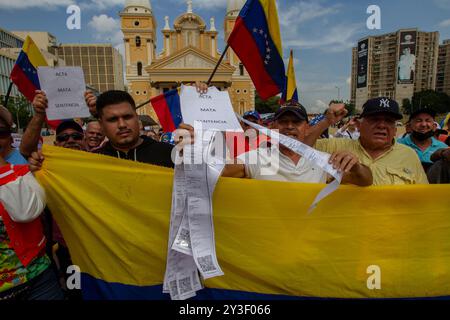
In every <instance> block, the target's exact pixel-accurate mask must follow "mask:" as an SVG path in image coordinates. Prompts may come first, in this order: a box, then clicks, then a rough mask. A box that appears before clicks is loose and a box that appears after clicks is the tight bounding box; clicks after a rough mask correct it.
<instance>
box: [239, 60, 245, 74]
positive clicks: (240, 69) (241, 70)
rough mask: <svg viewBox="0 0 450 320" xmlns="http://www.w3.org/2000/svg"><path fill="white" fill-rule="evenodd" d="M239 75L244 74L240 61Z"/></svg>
mask: <svg viewBox="0 0 450 320" xmlns="http://www.w3.org/2000/svg"><path fill="white" fill-rule="evenodd" d="M239 75H241V76H243V75H244V65H243V64H242V63H239Z"/></svg>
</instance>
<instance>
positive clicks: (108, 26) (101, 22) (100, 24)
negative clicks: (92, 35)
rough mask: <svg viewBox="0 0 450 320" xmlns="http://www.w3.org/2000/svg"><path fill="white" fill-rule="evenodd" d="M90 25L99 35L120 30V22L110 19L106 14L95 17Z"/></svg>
mask: <svg viewBox="0 0 450 320" xmlns="http://www.w3.org/2000/svg"><path fill="white" fill-rule="evenodd" d="M88 25H89V27H91V28H93V29H94V30H95V31H96V32H98V33H109V32H111V30H115V29H117V28H120V22H119V20H117V19H114V18H112V17H108V16H107V15H106V14H101V15H99V16H93V17H92V20H91V21H90V22H89V24H88Z"/></svg>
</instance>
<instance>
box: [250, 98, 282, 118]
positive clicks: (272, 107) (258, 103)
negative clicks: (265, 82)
mask: <svg viewBox="0 0 450 320" xmlns="http://www.w3.org/2000/svg"><path fill="white" fill-rule="evenodd" d="M255 107H256V111H258V112H259V113H261V114H264V113H273V112H275V111H277V110H278V108H279V107H280V97H278V96H275V97H272V98H269V99H267V100H263V99H261V97H260V96H259V95H258V93H256V97H255Z"/></svg>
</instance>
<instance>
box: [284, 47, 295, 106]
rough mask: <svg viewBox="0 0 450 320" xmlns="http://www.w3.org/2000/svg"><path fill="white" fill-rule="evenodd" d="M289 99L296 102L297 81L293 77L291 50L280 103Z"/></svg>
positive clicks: (292, 55)
mask: <svg viewBox="0 0 450 320" xmlns="http://www.w3.org/2000/svg"><path fill="white" fill-rule="evenodd" d="M290 100H294V101H297V102H298V92H297V81H296V79H295V67H294V53H293V51H292V50H291V54H290V57H289V66H288V71H287V75H286V85H285V88H284V91H283V95H282V96H281V100H280V103H284V102H287V101H290Z"/></svg>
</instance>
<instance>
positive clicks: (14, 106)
mask: <svg viewBox="0 0 450 320" xmlns="http://www.w3.org/2000/svg"><path fill="white" fill-rule="evenodd" d="M0 101H2V103H3V101H5V96H4V95H2V96H0ZM5 107H6V108H7V109H8V110H9V111H10V112H11V113H12V115H13V118H14V123H15V124H16V127H17V130H18V131H19V130H23V129H24V128H26V126H27V125H28V122H30V119H31V117H32V116H33V114H32V108H31V104H30V103H29V102H28V100H27V99H26V98H25V97H24V96H18V97H9V100H8V105H7V106H5Z"/></svg>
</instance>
